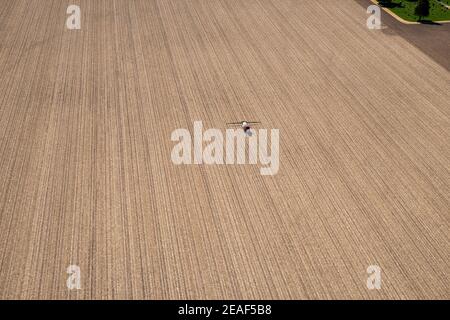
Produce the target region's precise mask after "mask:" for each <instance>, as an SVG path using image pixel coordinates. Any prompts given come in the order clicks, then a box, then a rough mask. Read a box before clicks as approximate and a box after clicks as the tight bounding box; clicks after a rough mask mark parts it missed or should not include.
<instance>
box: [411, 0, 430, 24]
mask: <svg viewBox="0 0 450 320" xmlns="http://www.w3.org/2000/svg"><path fill="white" fill-rule="evenodd" d="M414 14H415V15H416V16H419V21H421V20H422V17H428V16H429V15H430V1H429V0H419V2H418V3H417V6H416V9H415V10H414Z"/></svg>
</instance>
